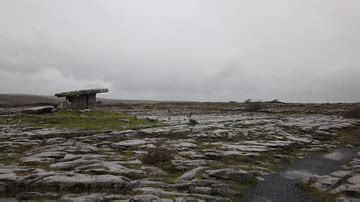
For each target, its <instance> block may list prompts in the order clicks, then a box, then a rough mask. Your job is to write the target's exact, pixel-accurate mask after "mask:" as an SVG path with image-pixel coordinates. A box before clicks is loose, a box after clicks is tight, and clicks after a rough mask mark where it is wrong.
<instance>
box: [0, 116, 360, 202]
mask: <svg viewBox="0 0 360 202" xmlns="http://www.w3.org/2000/svg"><path fill="white" fill-rule="evenodd" d="M132 113H133V114H135V115H137V116H138V117H148V118H154V116H156V117H157V119H158V120H160V121H162V122H163V124H162V126H161V127H155V128H146V129H139V130H125V131H106V132H86V131H79V130H68V129H55V128H51V129H38V128H29V127H20V126H9V125H0V150H1V154H0V193H1V197H2V198H3V199H5V198H11V199H55V200H64V201H79V200H139V201H149V200H157V201H209V200H210V201H237V200H240V199H241V198H242V197H244V196H245V194H246V192H247V191H249V189H251V188H252V187H253V186H254V185H255V184H256V182H257V181H258V180H262V179H263V178H264V177H265V176H266V175H269V174H270V173H272V172H273V171H274V170H275V169H276V167H277V166H278V165H281V164H283V163H284V162H286V161H288V160H292V159H295V158H303V157H305V156H307V155H308V154H310V153H311V152H313V151H320V150H326V149H333V148H335V147H336V146H337V145H336V143H331V142H329V141H327V140H328V139H329V138H331V137H333V136H336V135H337V133H338V132H339V131H340V130H344V129H348V128H351V127H355V126H357V125H358V123H357V122H355V121H354V120H346V119H343V118H340V117H338V116H331V115H305V114H303V115H302V114H296V115H282V114H264V113H229V114H227V113H219V114H210V113H209V114H206V113H204V114H196V115H193V116H191V119H194V120H196V121H197V122H198V124H196V125H193V126H191V125H189V124H188V123H189V120H190V117H189V116H188V115H186V114H180V115H179V114H176V115H171V114H166V113H164V112H163V111H152V112H151V116H150V115H148V114H147V113H145V112H137V111H133V112H132ZM158 142H161V143H162V146H163V147H167V148H171V149H173V150H175V151H176V155H175V158H174V159H173V160H171V161H169V162H168V163H167V164H158V165H146V164H145V163H143V159H142V156H143V154H145V153H146V152H147V150H148V149H149V148H154V147H156V145H157V144H158ZM326 158H330V159H338V158H341V155H340V154H336V153H334V154H329V155H328V156H326ZM359 165H360V163H359V159H358V158H355V159H354V160H353V161H352V162H351V164H350V165H349V166H347V167H344V170H341V171H338V172H335V173H333V174H331V175H328V176H318V178H317V179H318V180H317V181H316V183H315V184H314V186H316V187H318V188H319V189H322V190H331V192H334V193H335V192H336V193H340V194H341V195H342V196H344V197H346V196H349V193H350V196H354V195H353V194H355V196H359V195H358V194H359V184H360V177H359V176H358V170H359ZM292 174H294V173H292ZM295 174H296V173H295ZM297 174H299V173H297ZM299 175H301V173H300V174H299ZM344 179H345V180H344ZM339 180H341V181H342V182H344V183H343V184H342V185H341V186H340V187H337V188H336V189H333V188H332V187H333V185H334V184H337V183H338V181H339Z"/></svg>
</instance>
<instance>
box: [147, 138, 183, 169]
mask: <svg viewBox="0 0 360 202" xmlns="http://www.w3.org/2000/svg"><path fill="white" fill-rule="evenodd" d="M175 155H176V151H175V150H172V149H168V148H166V147H165V146H164V145H163V142H162V141H159V142H158V143H157V144H156V145H155V147H154V148H149V149H147V151H146V154H144V155H143V156H142V157H141V161H142V162H143V163H145V164H150V165H161V164H166V163H168V162H170V161H171V160H173V159H174V157H175Z"/></svg>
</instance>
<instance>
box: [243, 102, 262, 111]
mask: <svg viewBox="0 0 360 202" xmlns="http://www.w3.org/2000/svg"><path fill="white" fill-rule="evenodd" d="M263 108H264V107H263V104H262V103H261V102H251V101H249V102H245V108H244V110H245V111H247V112H256V111H259V110H260V109H263Z"/></svg>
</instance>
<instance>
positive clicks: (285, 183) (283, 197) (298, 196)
mask: <svg viewBox="0 0 360 202" xmlns="http://www.w3.org/2000/svg"><path fill="white" fill-rule="evenodd" d="M359 150H360V149H359V148H343V149H338V150H335V151H333V152H331V153H328V154H326V155H323V156H317V157H307V158H303V159H299V160H296V161H295V162H293V163H291V164H290V165H288V166H287V167H285V168H284V169H283V170H282V171H280V172H277V173H274V174H270V175H268V176H266V177H265V180H264V181H262V182H260V183H259V184H258V185H257V186H256V187H255V188H254V189H253V190H252V191H251V192H250V193H249V194H248V195H247V196H246V197H245V201H256V202H265V201H266V202H271V201H276V202H279V201H280V202H281V201H284V202H285V201H292V202H294V201H313V200H312V199H311V198H310V197H309V196H307V194H306V193H305V192H304V191H302V190H300V189H298V188H297V187H296V186H295V185H296V182H298V181H299V179H302V178H308V177H310V176H311V175H313V174H319V175H324V174H329V173H331V172H334V171H337V170H339V167H340V166H341V165H344V164H346V163H347V162H348V161H350V160H351V159H352V158H353V157H354V156H355V155H356V154H357V152H358V151H359Z"/></svg>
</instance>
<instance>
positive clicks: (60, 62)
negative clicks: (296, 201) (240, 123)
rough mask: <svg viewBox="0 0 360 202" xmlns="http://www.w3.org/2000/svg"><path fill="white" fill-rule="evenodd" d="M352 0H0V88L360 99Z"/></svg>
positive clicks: (356, 15)
mask: <svg viewBox="0 0 360 202" xmlns="http://www.w3.org/2000/svg"><path fill="white" fill-rule="evenodd" d="M359 8H360V2H359V1H357V0H348V1H338V0H315V1H302V0H294V1H288V0H274V1H267V0H257V1H250V0H241V1H238V0H226V1H216V0H196V1H193V0H184V1H168V0H153V1H146V0H138V1H131V0H124V1H116V0H104V1H95V0H87V1H71V0H62V1H46V0H39V1H27V0H4V1H1V2H0V93H35V94H53V93H55V92H58V91H65V90H74V89H82V88H91V87H109V88H110V93H108V94H106V96H108V97H111V98H121V99H155V100H197V101H229V100H238V101H242V100H245V99H247V98H253V99H258V100H270V99H279V100H283V101H295V102H356V101H359V100H360V88H358V86H360V79H358V75H360V57H359V53H360V21H359V20H358V19H360V10H359Z"/></svg>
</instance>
